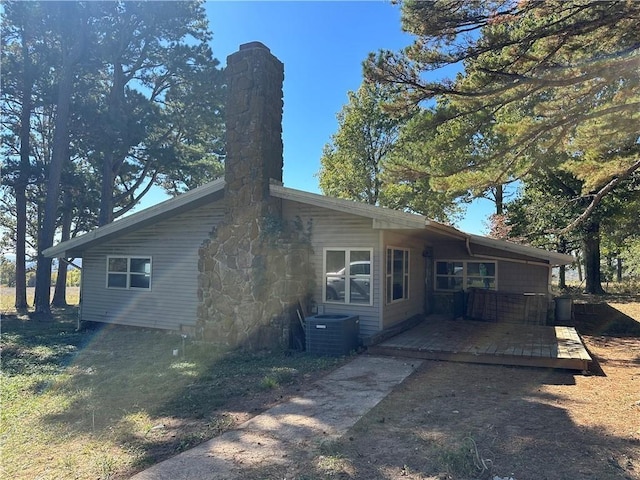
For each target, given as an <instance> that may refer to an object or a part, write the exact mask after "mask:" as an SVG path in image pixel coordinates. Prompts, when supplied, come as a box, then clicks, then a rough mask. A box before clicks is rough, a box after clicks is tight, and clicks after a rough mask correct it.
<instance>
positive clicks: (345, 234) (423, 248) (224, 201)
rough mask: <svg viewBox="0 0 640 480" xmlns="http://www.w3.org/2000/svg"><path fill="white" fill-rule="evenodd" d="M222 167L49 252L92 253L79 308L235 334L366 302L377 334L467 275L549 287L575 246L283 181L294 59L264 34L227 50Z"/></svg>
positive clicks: (507, 287)
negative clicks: (288, 68)
mask: <svg viewBox="0 0 640 480" xmlns="http://www.w3.org/2000/svg"><path fill="white" fill-rule="evenodd" d="M226 74H227V85H228V87H227V88H228V103H227V120H226V122H227V158H226V161H225V176H224V178H221V179H218V180H215V181H213V182H211V183H209V184H207V185H204V186H202V187H200V188H197V189H194V190H192V191H189V192H187V193H184V194H182V195H180V196H178V197H176V198H173V199H170V200H167V201H165V202H163V203H161V204H158V205H156V206H153V207H151V208H148V209H146V210H143V211H140V212H138V213H135V214H133V215H131V216H129V217H126V218H123V219H121V220H118V221H116V222H113V223H112V224H109V225H105V226H103V227H100V228H97V229H96V230H94V231H92V232H89V233H87V234H85V235H82V236H79V237H77V238H74V239H71V240H68V241H65V242H62V243H60V244H58V245H55V246H53V247H51V248H49V249H47V250H45V251H44V254H45V255H46V256H48V257H66V258H69V257H82V263H83V275H82V305H81V313H80V315H81V319H82V320H84V321H96V322H106V323H117V324H125V325H135V326H142V327H154V328H161V329H168V330H177V331H183V332H189V333H191V334H193V335H195V336H198V337H200V338H205V339H207V340H209V341H212V342H219V343H221V344H225V345H228V346H241V345H242V346H247V347H254V348H258V347H264V346H272V345H285V344H287V342H288V341H289V334H290V333H289V326H290V325H291V320H290V317H291V315H292V312H293V311H294V310H295V309H296V308H297V307H298V302H299V301H300V300H303V303H304V304H305V305H307V306H308V308H309V309H312V310H313V311H314V312H323V313H346V314H354V315H358V316H359V319H360V335H361V337H368V336H372V335H375V334H377V333H378V332H380V331H382V330H385V329H387V328H390V327H393V326H394V325H398V324H400V323H402V322H404V321H406V320H407V319H409V318H412V317H415V316H416V315H420V314H424V313H425V312H426V313H429V312H433V311H445V312H449V313H452V314H454V313H456V314H457V313H460V312H456V309H459V307H458V306H457V303H456V302H457V300H456V298H458V297H459V296H460V293H459V292H463V291H465V290H468V289H470V288H476V289H478V291H496V292H502V293H505V294H510V295H516V296H520V295H524V294H539V295H542V296H544V298H545V299H546V298H547V295H548V293H549V285H550V279H551V268H552V266H554V265H561V264H567V263H570V262H571V257H569V256H567V255H561V254H557V253H553V252H547V251H544V250H540V249H535V248H531V247H525V246H521V245H516V244H512V243H509V242H505V241H499V240H495V239H490V238H485V237H481V236H477V235H470V234H467V233H464V232H461V231H459V230H457V229H455V228H452V227H449V226H446V225H443V224H440V223H437V222H433V221H431V220H429V219H427V218H425V217H424V216H422V215H415V214H410V213H405V212H399V211H394V210H390V209H386V208H381V207H376V206H372V205H367V204H362V203H357V202H353V201H348V200H342V199H337V198H331V197H326V196H322V195H318V194H314V193H309V192H304V191H300V190H295V189H292V188H287V187H285V186H283V185H282V169H283V160H282V140H281V138H282V136H281V128H282V127H281V119H282V106H283V103H282V81H283V66H282V64H281V63H280V62H279V61H278V60H277V59H276V58H275V57H274V56H273V55H271V53H270V52H269V49H268V48H267V47H265V46H264V45H262V44H260V43H257V42H254V43H249V44H245V45H242V46H241V47H240V50H239V51H238V52H236V53H234V54H232V55H230V56H229V58H228V61H227V72H226Z"/></svg>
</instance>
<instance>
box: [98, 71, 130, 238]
mask: <svg viewBox="0 0 640 480" xmlns="http://www.w3.org/2000/svg"><path fill="white" fill-rule="evenodd" d="M124 87H125V78H124V72H123V70H122V65H121V64H119V63H117V62H114V64H113V85H112V86H111V92H110V93H109V123H108V124H107V125H105V134H106V136H107V138H110V139H111V148H110V149H109V150H108V151H106V152H104V163H103V164H102V185H101V188H100V214H99V215H98V225H99V226H103V225H107V224H108V223H111V222H113V187H114V181H115V175H116V167H117V165H120V164H121V163H122V161H123V159H124V156H123V155H120V154H119V153H120V152H121V151H122V150H123V149H125V148H126V149H127V150H128V148H127V146H126V142H125V140H124V139H125V137H126V135H127V132H126V115H125V113H124V105H123V104H124V96H125V93H124ZM125 154H126V150H125ZM120 157H122V159H121V158H120Z"/></svg>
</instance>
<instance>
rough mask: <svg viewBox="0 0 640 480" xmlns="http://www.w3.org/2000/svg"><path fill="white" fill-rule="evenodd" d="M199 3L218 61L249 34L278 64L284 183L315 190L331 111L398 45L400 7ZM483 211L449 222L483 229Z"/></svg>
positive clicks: (405, 39)
mask: <svg viewBox="0 0 640 480" xmlns="http://www.w3.org/2000/svg"><path fill="white" fill-rule="evenodd" d="M206 10H207V14H208V17H209V22H210V28H211V31H212V32H213V41H212V48H213V52H214V55H215V57H216V58H218V59H219V60H220V62H221V63H222V65H226V58H227V56H228V55H230V54H231V53H234V52H235V51H237V50H238V48H239V46H240V45H242V44H244V43H248V42H252V41H259V42H262V43H263V44H265V45H266V46H267V47H269V49H270V50H271V53H273V54H274V55H275V56H276V57H278V59H280V61H282V62H283V63H284V70H285V81H284V113H283V143H284V184H285V185H286V186H288V187H291V188H296V189H300V190H305V191H309V192H316V193H320V192H319V189H318V179H317V177H316V176H315V175H316V173H317V172H318V170H319V169H320V156H321V155H322V148H323V146H324V145H325V144H326V143H328V142H329V141H330V137H331V135H332V134H334V133H335V132H336V130H337V128H338V123H337V120H336V114H337V113H338V112H339V111H340V109H341V108H342V106H343V105H344V104H345V103H347V92H348V91H349V90H357V89H358V87H359V86H360V84H361V82H362V62H363V60H365V59H366V57H367V55H368V53H369V52H376V51H378V50H380V49H389V50H399V49H401V48H402V47H404V46H407V45H409V44H410V43H411V41H412V37H411V36H410V35H408V34H406V33H403V32H402V29H401V24H400V9H399V8H398V7H397V6H395V5H392V4H391V3H390V2H388V1H384V0H379V1H352V2H342V1H322V2H308V1H289V2H275V1H254V2H244V1H236V2H232V1H208V2H207V4H206ZM150 200H151V201H152V202H157V201H158V198H157V197H156V198H153V199H150ZM145 203H147V202H145ZM147 205H148V204H147ZM145 206H146V205H145ZM490 212H491V204H490V202H488V201H480V202H476V204H475V205H472V206H471V207H469V209H468V211H467V215H466V217H465V219H464V220H463V221H461V222H459V223H458V224H457V225H456V226H457V227H458V228H460V229H462V230H464V231H467V232H469V233H483V232H484V230H485V225H484V221H485V219H486V216H487V214H488V213H490Z"/></svg>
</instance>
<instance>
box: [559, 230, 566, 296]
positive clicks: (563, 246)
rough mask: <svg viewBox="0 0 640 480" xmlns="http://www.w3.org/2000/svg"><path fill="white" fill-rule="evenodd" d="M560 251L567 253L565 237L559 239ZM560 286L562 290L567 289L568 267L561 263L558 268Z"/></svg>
mask: <svg viewBox="0 0 640 480" xmlns="http://www.w3.org/2000/svg"><path fill="white" fill-rule="evenodd" d="M558 252H559V253H567V241H566V240H565V239H564V238H562V237H561V238H560V240H559V241H558ZM558 287H559V288H561V289H562V290H566V289H567V267H566V265H560V268H559V270H558Z"/></svg>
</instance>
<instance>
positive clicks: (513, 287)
mask: <svg viewBox="0 0 640 480" xmlns="http://www.w3.org/2000/svg"><path fill="white" fill-rule="evenodd" d="M548 283H549V268H548V267H545V266H542V265H526V264H522V263H513V262H499V263H498V290H500V291H501V292H512V293H548V292H549V287H548Z"/></svg>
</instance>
